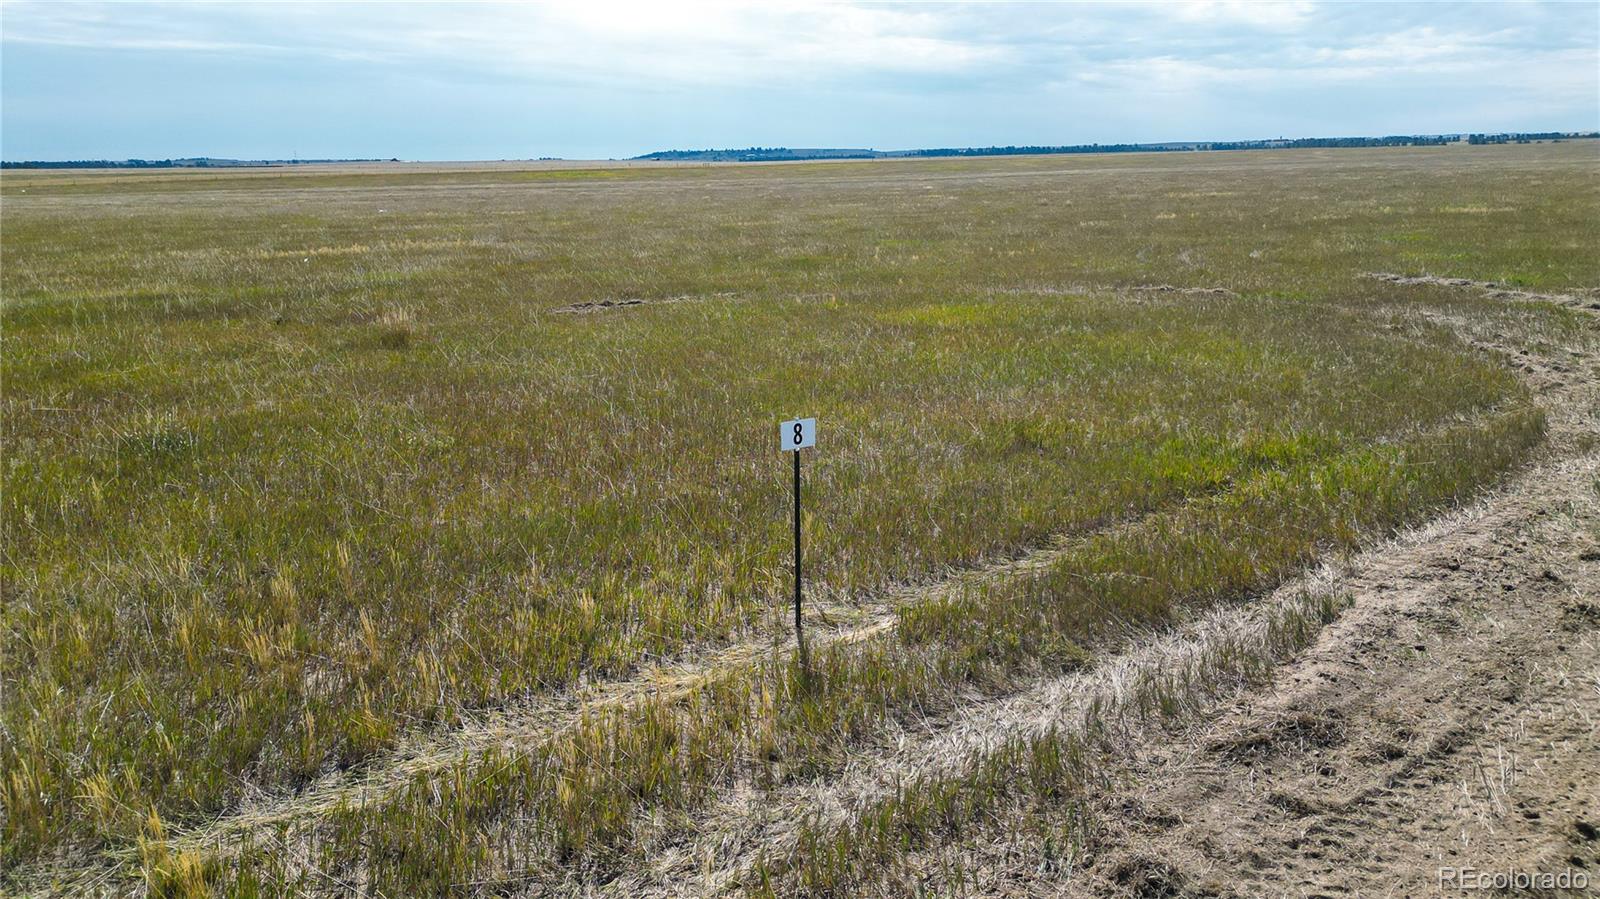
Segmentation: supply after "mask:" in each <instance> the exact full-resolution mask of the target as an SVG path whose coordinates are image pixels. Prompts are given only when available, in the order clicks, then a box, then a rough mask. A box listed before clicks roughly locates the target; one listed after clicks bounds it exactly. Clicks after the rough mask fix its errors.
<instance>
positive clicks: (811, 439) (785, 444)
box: [778, 418, 817, 450]
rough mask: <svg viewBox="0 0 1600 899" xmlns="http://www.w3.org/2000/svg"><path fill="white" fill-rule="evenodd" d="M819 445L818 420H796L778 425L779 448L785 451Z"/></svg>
mask: <svg viewBox="0 0 1600 899" xmlns="http://www.w3.org/2000/svg"><path fill="white" fill-rule="evenodd" d="M816 445H817V420H816V419H815V418H795V419H791V420H789V421H786V422H783V423H782V424H780V425H778V446H779V448H780V449H783V450H802V449H805V448H806V447H808V446H816Z"/></svg>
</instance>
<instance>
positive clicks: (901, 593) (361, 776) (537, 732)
mask: <svg viewBox="0 0 1600 899" xmlns="http://www.w3.org/2000/svg"><path fill="white" fill-rule="evenodd" d="M1178 502H1182V500H1181V499H1180V500H1178ZM1152 511H1156V510H1152ZM1144 514H1150V513H1144ZM1142 517H1143V515H1137V516H1133V517H1131V518H1128V519H1124V520H1121V521H1118V522H1114V523H1112V524H1109V525H1104V526H1098V527H1093V526H1092V527H1088V528H1085V529H1083V530H1080V531H1075V532H1072V533H1070V534H1068V535H1058V536H1056V537H1054V538H1051V540H1050V541H1048V542H1047V543H1046V544H1045V545H1043V546H1041V547H1037V548H1034V549H1031V550H1028V551H1025V552H1024V553H1022V554H1021V555H1019V556H1016V557H1012V558H1003V559H1000V560H998V561H992V562H989V563H987V564H984V565H981V566H979V567H975V568H964V569H954V570H950V571H947V572H946V573H944V575H943V576H941V577H937V578H936V579H933V580H930V581H927V582H922V583H916V584H906V585H900V586H896V587H893V588H890V589H888V590H885V591H882V592H880V593H878V594H876V595H874V596H872V597H869V598H867V599H865V600H864V601H860V602H854V603H847V602H837V601H835V602H818V601H810V602H808V604H807V610H806V620H807V625H808V626H807V640H806V643H807V646H808V647H809V648H812V649H821V648H824V647H829V646H846V645H850V644H855V643H862V642H866V641H869V640H873V639H880V638H883V637H886V636H888V635H889V634H891V633H892V632H893V631H894V629H895V628H896V626H897V625H898V620H899V619H898V610H899V609H901V608H903V607H905V606H908V605H914V604H917V603H921V602H928V601H932V600H936V599H938V598H941V597H947V596H951V595H955V594H958V593H960V592H962V591H964V590H968V589H972V588H973V587H975V586H977V585H979V584H981V583H986V582H992V581H998V580H1004V579H1007V578H1013V577H1019V576H1024V575H1026V574H1027V573H1029V572H1034V571H1039V570H1042V569H1045V568H1048V567H1049V566H1050V565H1051V564H1052V563H1053V562H1054V561H1055V560H1056V559H1058V558H1060V557H1061V556H1062V555H1063V554H1064V553H1066V552H1068V551H1070V549H1071V548H1072V547H1073V546H1075V545H1076V544H1077V543H1078V542H1080V541H1082V540H1084V539H1087V538H1088V537H1090V536H1093V535H1096V534H1103V533H1106V532H1109V531H1113V530H1115V529H1117V528H1121V527H1127V526H1129V525H1130V524H1132V523H1133V522H1136V521H1137V520H1139V519H1140V518H1142ZM794 650H795V642H794V639H793V636H792V635H790V634H785V635H784V637H783V639H782V640H781V641H775V640H772V639H770V638H755V639H751V640H746V641H742V642H738V643H734V644H731V645H729V646H725V647H723V648H720V649H716V650H713V651H709V652H705V653H699V654H694V655H691V656H688V657H686V658H683V659H680V660H677V661H673V662H667V663H662V664H657V665H652V666H649V667H647V668H645V669H644V670H643V671H641V672H640V673H639V674H638V675H636V676H634V677H631V678H629V679H626V680H621V681H612V682H606V683H602V684H597V685H594V686H591V687H588V688H586V689H582V690H577V691H570V692H567V693H563V694H561V695H558V696H552V697H548V698H546V699H544V700H543V701H540V702H537V703H534V704H529V705H523V706H517V707H510V708H504V709H498V710H494V711H490V712H487V713H480V714H477V715H472V716H467V717H466V718H465V720H464V721H463V722H462V723H461V724H460V725H458V726H457V727H455V728H452V729H450V730H448V731H445V732H443V733H438V732H434V733H429V734H422V735H417V736H415V737H413V738H412V739H410V740H406V741H403V742H402V743H401V744H400V745H399V746H397V747H396V748H394V749H392V750H390V751H389V752H387V753H385V754H384V755H383V756H381V757H380V758H379V759H378V760H376V761H374V762H371V763H368V764H366V765H363V766H361V767H359V768H355V769H351V770H349V771H344V772H335V773H333V774H330V775H326V776H324V777H323V778H322V779H320V780H319V781H317V782H315V783H314V784H313V785H311V786H310V787H307V788H305V789H302V790H300V791H299V792H297V793H295V794H293V795H291V796H285V797H261V798H258V799H255V800H253V801H252V800H246V801H245V802H244V803H243V804H242V805H241V806H240V807H238V808H236V809H235V810H233V811H231V812H229V813H228V814H225V815H223V816H220V817H218V818H217V819H214V820H213V821H211V822H209V823H207V824H204V825H201V826H198V827H193V828H189V829H185V830H177V831H175V832H174V834H173V836H172V837H171V838H170V839H169V842H168V845H169V847H170V848H171V849H172V850H173V851H177V852H196V851H201V852H205V853H207V854H210V855H212V856H223V857H226V856H227V855H229V854H230V853H231V852H232V851H235V850H236V848H237V846H238V844H239V842H240V840H241V838H242V837H244V836H245V835H247V834H249V833H252V832H264V831H266V830H268V829H271V828H274V827H277V826H281V825H284V824H287V823H291V822H295V821H301V820H305V819H308V818H315V817H317V816H319V815H324V814H328V813H330V812H333V811H334V810H336V809H338V808H341V807H360V806H362V805H369V804H374V803H381V802H382V801H383V800H384V799H385V798H386V797H388V796H392V795H394V794H395V793H397V792H398V791H399V790H401V789H402V788H404V787H405V786H406V785H407V784H408V783H410V782H412V780H414V779H415V778H416V777H417V776H419V775H425V774H428V773H432V772H437V771H442V770H445V769H446V768H449V767H450V766H452V765H454V764H456V763H458V762H459V761H460V760H461V759H463V758H471V757H474V756H481V755H484V754H487V753H488V752H489V751H491V750H494V749H510V750H518V749H522V750H527V749H532V748H535V747H537V746H539V745H541V744H543V743H545V742H547V741H549V740H551V739H554V738H556V737H558V736H559V735H561V734H563V733H566V732H569V731H571V730H572V729H573V728H575V727H576V726H577V725H578V724H579V723H580V722H581V721H582V720H583V719H584V717H585V716H592V715H594V714H595V713H596V712H602V711H609V710H616V709H625V708H628V707H631V706H635V705H638V704H641V703H643V702H645V701H665V702H668V703H674V702H679V701H683V700H687V699H689V698H691V697H692V696H693V695H694V694H695V693H696V692H698V691H700V690H703V689H705V688H706V687H707V686H709V685H711V684H713V683H716V682H717V681H719V680H722V679H725V678H731V677H736V676H738V675H740V674H743V673H747V672H749V671H750V670H752V668H753V667H754V666H755V665H757V664H758V663H759V662H761V661H763V660H766V659H775V660H781V659H784V658H787V657H789V656H790V655H792V654H793V653H794Z"/></svg>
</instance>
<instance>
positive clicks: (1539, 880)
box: [1439, 868, 1589, 891]
mask: <svg viewBox="0 0 1600 899" xmlns="http://www.w3.org/2000/svg"><path fill="white" fill-rule="evenodd" d="M1588 888H1589V872H1588V871H1574V870H1572V869H1571V868H1566V869H1564V870H1561V871H1517V870H1512V869H1507V870H1504V871H1484V870H1482V869H1479V868H1440V869H1439V889H1440V890H1441V891H1443V890H1462V891H1466V890H1501V891H1506V890H1586V889H1588Z"/></svg>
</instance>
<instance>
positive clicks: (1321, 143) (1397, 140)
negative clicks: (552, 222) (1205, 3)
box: [633, 131, 1600, 162]
mask: <svg viewBox="0 0 1600 899" xmlns="http://www.w3.org/2000/svg"><path fill="white" fill-rule="evenodd" d="M1595 137H1600V133H1596V132H1593V131H1589V132H1567V131H1545V132H1538V133H1507V134H1409V135H1390V136H1387V137H1302V138H1293V139H1288V138H1278V139H1275V140H1240V141H1168V142H1164V143H1150V144H1066V145H1060V146H1020V147H1019V146H1005V147H941V148H931V149H921V150H871V149H859V148H857V149H831V148H818V147H746V148H744V149H729V150H658V151H656V152H654V153H646V154H644V155H643V156H635V157H633V158H634V159H635V160H643V161H660V162H798V161H803V160H807V159H887V158H894V157H940V156H1037V155H1049V154H1058V153H1059V154H1065V153H1165V152H1181V151H1195V150H1284V149H1306V148H1317V147H1436V146H1442V145H1444V144H1454V143H1462V142H1465V143H1469V144H1505V143H1533V142H1536V141H1548V140H1571V139H1580V138H1595Z"/></svg>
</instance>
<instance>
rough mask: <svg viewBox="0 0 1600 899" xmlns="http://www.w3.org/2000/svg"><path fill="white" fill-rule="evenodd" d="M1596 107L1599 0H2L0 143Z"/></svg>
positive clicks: (1118, 129) (1002, 129) (953, 132)
mask: <svg viewBox="0 0 1600 899" xmlns="http://www.w3.org/2000/svg"><path fill="white" fill-rule="evenodd" d="M1596 129H1600V2H1596V0H1586V2H1575V3H1543V2H1507V3H1405V4H1378V3H1351V2H1342V3H1319V2H1285V3H1250V2H1174V3H1139V4H1133V3H1099V2H1095V3H1071V4H1065V3H1063V4H1042V3H1018V4H1005V3H986V4H964V3H949V4H931V3H925V4H915V5H911V4H885V3H861V2H837V3H819V2H783V0H779V2H750V3H718V2H710V3H672V2H642V3H641V2H609V0H579V2H547V3H455V4H433V3H307V2H297V3H291V2H277V3H238V2H226V3H222V2H215V3H211V2H182V3H154V2H150V3H129V2H123V3H70V2H59V0H56V2H29V0H17V2H4V3H0V156H3V158H5V159H8V160H21V159H86V158H87V159H124V158H146V159H162V158H169V157H180V156H213V157H231V158H244V159H280V158H369V157H377V158H389V157H399V158H402V159H420V160H458V159H524V158H534V157H541V156H557V157H565V158H574V159H576V158H623V157H628V156H634V155H638V154H641V153H646V152H649V151H652V150H660V149H697V148H706V147H746V146H787V147H872V148H877V149H905V148H915V147H961V146H989V145H1005V144H1016V145H1027V144H1078V143H1122V142H1148V141H1165V140H1231V139H1253V138H1272V137H1325V136H1347V135H1383V134H1433V133H1455V132H1473V131H1553V130H1563V131H1567V130H1596Z"/></svg>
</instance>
